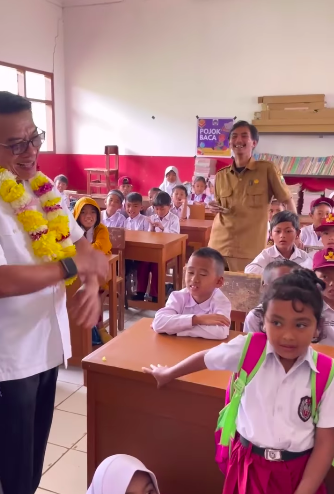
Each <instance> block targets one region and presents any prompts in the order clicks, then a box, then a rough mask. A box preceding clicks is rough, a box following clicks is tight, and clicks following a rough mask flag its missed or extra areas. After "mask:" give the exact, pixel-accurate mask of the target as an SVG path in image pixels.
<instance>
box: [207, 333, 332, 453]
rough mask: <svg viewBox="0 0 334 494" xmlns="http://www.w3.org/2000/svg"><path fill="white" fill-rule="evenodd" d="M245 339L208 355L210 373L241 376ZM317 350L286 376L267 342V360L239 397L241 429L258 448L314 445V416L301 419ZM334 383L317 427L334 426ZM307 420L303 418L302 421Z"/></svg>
mask: <svg viewBox="0 0 334 494" xmlns="http://www.w3.org/2000/svg"><path fill="white" fill-rule="evenodd" d="M246 338H247V336H243V335H240V336H237V337H236V338H234V339H233V340H231V341H229V342H228V343H221V344H220V345H219V346H217V347H214V348H212V349H211V350H209V351H208V353H207V354H206V355H205V357H204V360H205V365H206V366H207V368H208V369H210V370H230V371H232V372H237V370H238V363H239V360H240V357H241V354H242V350H243V348H244V344H245V341H246ZM312 355H313V349H312V348H311V347H309V348H308V350H307V352H306V355H304V356H303V357H299V359H298V360H297V361H296V362H295V364H294V366H293V367H292V368H291V369H290V370H289V372H288V373H286V372H285V370H284V368H283V366H282V364H281V362H280V361H279V358H278V357H277V355H276V354H275V352H274V350H273V347H272V346H271V344H270V343H269V342H268V343H267V349H266V358H265V360H264V362H263V364H262V366H261V367H260V369H259V370H258V372H257V373H256V374H255V376H254V377H253V379H252V380H251V381H250V383H249V384H247V386H246V387H245V390H244V393H243V395H242V398H241V402H240V406H239V411H238V418H237V430H238V432H239V434H241V435H242V436H243V437H245V438H246V439H248V441H250V442H251V443H253V444H255V445H256V446H259V447H260V448H270V449H281V450H286V451H292V452H299V451H305V450H307V449H310V448H312V447H313V446H314V432H315V428H314V424H313V421H312V417H311V410H310V418H309V419H308V420H307V421H306V422H304V421H303V420H302V419H301V418H300V416H301V415H299V413H300V412H299V410H300V408H304V411H305V407H303V405H305V399H306V398H307V397H308V398H310V399H311V369H312V370H314V371H316V367H315V364H314V362H313V360H312ZM333 410H334V381H332V382H331V384H330V386H329V387H328V389H327V391H325V393H324V394H323V398H322V402H321V405H320V413H319V422H318V424H317V427H321V428H331V427H334V414H333ZM304 418H305V417H304Z"/></svg>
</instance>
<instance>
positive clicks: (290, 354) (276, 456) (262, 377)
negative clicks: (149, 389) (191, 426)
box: [143, 269, 334, 494]
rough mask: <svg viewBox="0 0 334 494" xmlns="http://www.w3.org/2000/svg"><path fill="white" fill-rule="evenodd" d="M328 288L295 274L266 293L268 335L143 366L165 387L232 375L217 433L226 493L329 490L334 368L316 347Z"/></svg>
mask: <svg viewBox="0 0 334 494" xmlns="http://www.w3.org/2000/svg"><path fill="white" fill-rule="evenodd" d="M324 287H325V284H324V283H323V281H321V280H319V279H318V278H317V277H316V275H315V274H314V273H313V272H312V271H308V270H304V269H299V270H296V271H293V272H292V273H290V274H287V275H285V276H283V277H281V278H279V279H277V280H276V281H274V282H273V284H272V285H271V286H270V287H269V288H268V290H267V291H266V293H265V294H264V299H263V311H264V332H263V333H253V334H249V335H242V334H241V335H239V336H237V337H236V338H234V339H232V340H230V341H229V342H228V343H222V344H221V345H219V346H216V347H214V348H212V349H211V350H208V351H204V352H199V353H197V354H195V355H192V356H191V357H189V358H187V359H186V360H184V361H182V362H180V363H179V364H177V365H175V366H173V367H170V368H168V367H161V366H155V365H151V366H150V368H145V369H143V370H144V372H147V373H150V374H152V375H153V376H154V377H155V378H156V380H157V382H158V386H159V387H161V386H163V385H165V384H167V383H168V382H170V381H171V380H173V379H175V378H177V377H181V376H183V375H186V374H190V373H192V372H196V371H200V370H204V369H210V370H230V371H232V372H233V376H232V379H231V382H230V389H229V390H228V391H227V392H226V407H225V408H224V409H223V410H222V412H221V413H220V416H219V419H218V425H217V430H216V433H215V438H216V446H217V449H216V461H217V462H218V464H219V467H220V469H221V470H222V472H223V473H224V474H226V476H225V482H224V488H223V494H325V493H326V488H325V485H324V479H325V477H326V474H327V472H328V470H329V468H330V466H331V464H332V461H333V458H334V384H333V375H334V366H333V360H332V359H331V358H329V357H327V356H326V355H323V354H321V353H318V352H317V351H315V350H314V349H313V348H312V347H311V346H310V345H311V342H312V340H314V338H316V337H318V338H320V339H321V336H322V335H321V334H320V333H321V332H322V324H321V312H322V307H323V302H322V296H321V290H322V289H324ZM199 454H200V452H199ZM222 484H223V479H222Z"/></svg>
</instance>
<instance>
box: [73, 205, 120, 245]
mask: <svg viewBox="0 0 334 494" xmlns="http://www.w3.org/2000/svg"><path fill="white" fill-rule="evenodd" d="M73 214H74V218H75V219H76V221H77V223H78V225H80V226H81V228H82V229H83V231H84V235H85V237H86V238H87V240H88V242H90V243H91V244H92V246H93V247H94V249H97V250H101V251H102V252H104V253H105V254H110V253H111V247H112V245H111V242H110V238H109V232H108V228H107V227H106V226H105V225H103V224H102V223H101V211H100V208H99V206H98V204H97V202H96V201H94V199H92V198H91V197H82V198H81V199H79V201H78V202H77V203H76V205H75V207H74V211H73Z"/></svg>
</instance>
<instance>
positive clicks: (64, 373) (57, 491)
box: [36, 309, 154, 494]
mask: <svg viewBox="0 0 334 494" xmlns="http://www.w3.org/2000/svg"><path fill="white" fill-rule="evenodd" d="M153 316H154V312H152V311H145V312H144V311H137V310H134V309H130V310H128V311H126V315H125V328H128V327H130V326H131V325H132V324H133V323H134V322H136V321H138V320H139V319H141V318H142V317H153ZM86 417H87V400H86V388H85V386H83V373H82V370H81V369H79V368H74V367H72V368H70V369H67V370H65V369H60V371H59V378H58V383H57V393H56V402H55V413H54V416H53V423H52V428H51V433H50V437H49V442H48V447H47V451H46V456H45V461H44V468H43V477H42V480H41V483H40V488H39V489H38V490H37V493H36V494H47V493H49V494H50V493H52V494H85V493H86V490H87V489H86V477H87V467H86V465H87V425H86Z"/></svg>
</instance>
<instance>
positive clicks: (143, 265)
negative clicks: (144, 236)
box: [132, 192, 180, 302]
mask: <svg viewBox="0 0 334 494" xmlns="http://www.w3.org/2000/svg"><path fill="white" fill-rule="evenodd" d="M170 203H171V198H170V195H169V194H168V193H167V192H159V193H158V194H157V196H156V198H155V199H154V201H153V206H154V210H155V213H154V214H153V215H152V216H150V217H148V218H146V220H147V222H148V223H149V231H151V232H160V233H161V232H164V233H180V220H179V218H178V217H177V216H176V215H175V214H173V213H171V211H170ZM150 273H152V277H151V287H150V296H151V298H152V302H157V301H158V275H159V273H158V264H157V263H155V262H145V261H140V262H138V263H137V295H134V296H133V297H132V299H133V300H140V301H143V300H144V299H145V293H146V288H147V285H148V278H149V275H150Z"/></svg>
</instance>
